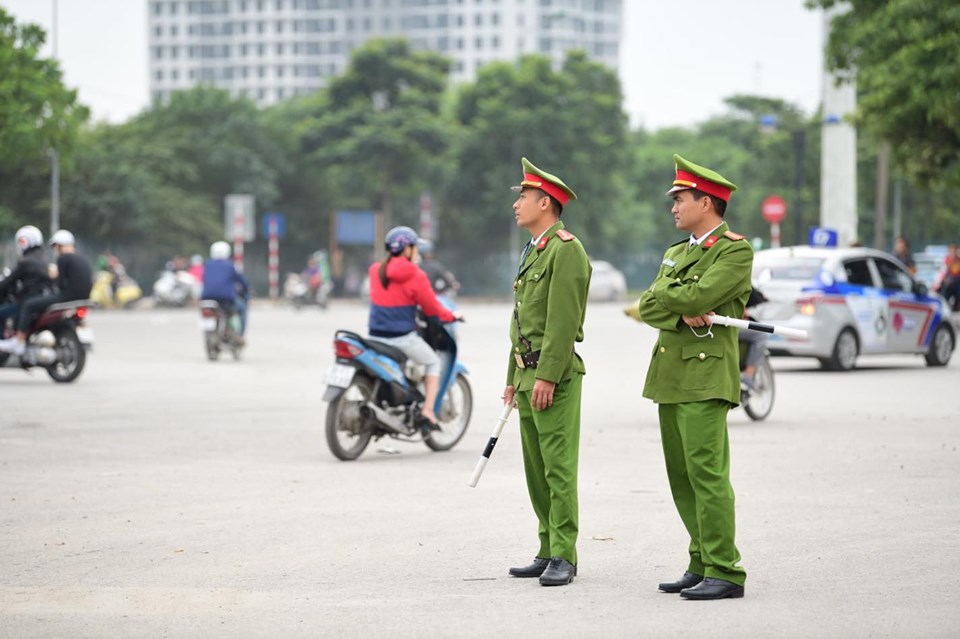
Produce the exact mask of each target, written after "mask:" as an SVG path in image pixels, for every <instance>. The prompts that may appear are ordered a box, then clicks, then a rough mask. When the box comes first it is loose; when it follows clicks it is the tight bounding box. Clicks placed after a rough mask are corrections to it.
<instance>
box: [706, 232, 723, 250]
mask: <svg viewBox="0 0 960 639" xmlns="http://www.w3.org/2000/svg"><path fill="white" fill-rule="evenodd" d="M719 239H720V236H719V235H711V236H710V237H708V238H707V239H706V241H704V243H703V248H705V249H708V248H710V247H711V246H713V245H714V244H716V243H717V240H719Z"/></svg>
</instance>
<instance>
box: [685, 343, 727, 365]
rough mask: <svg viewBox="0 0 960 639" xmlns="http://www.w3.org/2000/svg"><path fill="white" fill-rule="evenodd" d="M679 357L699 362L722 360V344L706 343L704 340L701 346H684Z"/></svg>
mask: <svg viewBox="0 0 960 639" xmlns="http://www.w3.org/2000/svg"><path fill="white" fill-rule="evenodd" d="M680 357H682V358H683V359H684V361H687V360H699V361H701V362H710V361H714V362H715V361H716V360H718V359H723V344H717V343H716V342H712V343H711V342H708V341H706V340H704V341H703V343H701V344H684V345H683V347H682V348H681V349H680Z"/></svg>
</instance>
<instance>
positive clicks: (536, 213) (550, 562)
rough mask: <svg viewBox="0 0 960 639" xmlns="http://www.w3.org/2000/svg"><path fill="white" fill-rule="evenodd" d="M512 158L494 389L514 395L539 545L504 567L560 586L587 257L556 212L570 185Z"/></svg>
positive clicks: (570, 542) (571, 520)
mask: <svg viewBox="0 0 960 639" xmlns="http://www.w3.org/2000/svg"><path fill="white" fill-rule="evenodd" d="M522 166H523V181H522V182H521V183H520V185H519V186H515V187H513V190H514V191H519V192H520V196H519V197H518V198H517V201H516V202H514V204H513V210H514V214H515V217H516V220H517V226H519V227H522V228H524V229H526V230H527V231H529V232H530V234H531V236H532V239H531V240H530V242H529V243H528V244H527V245H526V247H525V248H524V250H523V256H522V257H521V258H520V269H519V272H518V274H517V279H516V281H515V282H514V287H513V288H514V293H515V294H514V302H515V304H514V309H513V317H512V318H511V321H510V342H511V345H512V346H511V349H510V358H509V363H508V366H507V386H506V388H505V389H504V392H503V399H504V403H512V402H513V401H514V399H516V402H517V408H518V410H519V413H520V439H521V442H522V444H523V468H524V473H525V474H526V478H527V490H528V491H529V493H530V501H531V503H532V504H533V511H534V513H536V515H537V520H538V521H539V522H540V527H539V538H540V548H539V550H538V551H537V554H536V557H535V558H534V560H533V563H532V564H531V565H529V566H524V567H521V568H511V569H510V574H511V575H513V576H514V577H539V578H540V584H541V585H543V586H563V585H566V584H569V583H570V582H571V581H573V578H574V576H575V575H576V574H577V547H576V544H577V532H578V529H579V528H578V526H579V525H578V503H577V463H578V459H579V451H580V391H581V388H582V378H583V374H584V372H585V371H586V369H585V368H584V365H583V360H582V359H580V356H579V355H577V353H576V352H575V351H574V344H575V342H581V341H583V320H584V315H585V313H586V308H587V289H588V288H589V286H590V273H591V267H590V261H589V260H588V259H587V254H586V252H585V251H584V249H583V245H582V244H581V243H580V240H578V239H577V238H576V237H574V236H573V235H572V234H571V233H569V232H567V231H565V230H564V227H563V222H561V221H560V215H561V213H562V212H563V205H564V204H566V203H567V201H568V200H571V199H576V198H577V196H576V194H575V193H574V192H573V191H572V190H571V189H570V187H568V186H567V185H566V184H564V183H563V181H562V180H561V179H560V178H558V177H556V176H555V175H551V174H549V173H546V172H545V171H541V170H540V169H538V168H537V167H536V166H534V165H533V164H532V163H530V162H529V161H528V160H527V158H523V159H522Z"/></svg>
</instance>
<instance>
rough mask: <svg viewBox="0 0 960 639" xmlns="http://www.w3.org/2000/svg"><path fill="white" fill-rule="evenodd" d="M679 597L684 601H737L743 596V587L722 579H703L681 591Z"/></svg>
mask: <svg viewBox="0 0 960 639" xmlns="http://www.w3.org/2000/svg"><path fill="white" fill-rule="evenodd" d="M680 596H681V597H683V598H685V599H739V598H740V597H742V596H743V586H738V585H737V584H734V583H730V582H729V581H725V580H723V579H715V578H713V577H705V578H704V580H703V581H701V582H700V583H698V584H697V585H696V586H694V587H693V588H685V589H683V590H681V591H680Z"/></svg>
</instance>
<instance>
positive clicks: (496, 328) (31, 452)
mask: <svg viewBox="0 0 960 639" xmlns="http://www.w3.org/2000/svg"><path fill="white" fill-rule="evenodd" d="M463 310H464V312H465V313H466V315H467V318H468V323H467V324H465V325H463V327H462V335H463V352H464V360H465V362H466V363H467V365H468V366H469V368H470V372H471V375H470V378H471V381H472V384H473V389H474V394H475V411H474V418H473V422H472V425H471V429H470V431H469V432H468V434H467V436H466V437H465V438H464V440H463V441H462V443H461V444H460V445H459V446H458V447H457V448H456V449H454V450H453V451H450V452H447V453H433V452H430V451H429V450H428V449H427V448H426V447H425V446H422V445H414V444H406V443H400V444H393V445H392V447H393V448H394V449H395V450H398V451H399V454H387V453H386V452H381V451H384V450H388V448H386V443H385V442H383V441H381V442H377V443H373V444H371V447H370V448H369V449H368V451H367V453H365V454H364V456H363V457H362V458H361V459H360V460H359V461H357V462H353V463H343V462H338V461H336V460H335V459H334V458H333V456H332V455H331V454H330V453H329V452H328V451H327V450H326V446H325V443H324V438H323V418H324V411H325V405H324V404H323V402H322V401H321V400H320V397H321V395H322V392H323V385H322V376H323V372H324V370H325V369H326V367H327V365H328V364H329V363H330V361H331V359H332V352H331V347H330V339H331V336H332V333H333V330H334V329H335V328H338V327H343V328H352V329H361V328H362V327H363V326H364V323H365V309H364V308H363V307H361V306H359V305H356V304H351V303H344V302H339V303H336V304H335V305H334V306H333V307H332V308H331V309H330V310H329V311H328V312H326V313H323V312H321V311H319V310H316V309H304V310H303V311H300V312H299V313H297V312H294V311H293V310H290V309H287V308H272V307H269V306H267V305H260V306H255V307H254V309H253V310H252V312H251V333H250V347H249V349H248V350H247V352H246V353H245V356H244V360H243V361H242V362H232V361H220V362H217V363H208V362H207V361H205V359H204V354H203V351H202V345H201V338H200V335H199V330H198V326H197V317H196V312H195V311H161V310H153V311H134V312H96V313H94V314H93V315H92V322H91V323H92V326H93V328H94V330H95V331H96V337H97V344H96V351H95V352H94V353H93V354H92V355H91V357H90V360H89V367H88V369H87V370H86V371H85V372H84V374H83V376H82V377H81V378H80V379H79V380H78V381H77V382H76V383H75V384H72V385H57V384H54V383H53V382H52V381H50V380H49V379H48V378H47V377H46V375H45V374H44V373H43V372H42V371H34V372H33V373H32V374H26V373H23V372H22V371H18V370H12V369H3V370H0V637H18V638H19V637H71V638H73V637H364V638H370V637H391V638H392V637H401V638H403V637H491V636H501V637H514V636H528V637H530V636H540V635H546V634H548V633H549V635H551V636H556V637H667V636H717V637H738V638H741V637H956V636H957V633H958V632H960V631H958V627H960V453H958V444H960V417H958V410H957V404H958V399H957V397H958V393H957V389H960V361H955V362H953V363H952V364H951V366H949V367H948V368H946V369H928V368H926V367H925V366H924V364H923V361H922V359H920V358H913V357H884V358H879V359H862V360H861V362H860V364H861V367H862V369H861V370H857V371H855V372H852V373H825V372H821V371H819V370H818V369H817V367H816V364H815V363H814V362H812V361H805V360H787V359H777V360H775V367H776V370H777V375H778V377H777V382H778V385H779V395H778V398H777V403H776V406H775V408H774V413H773V415H772V416H771V417H770V419H769V420H768V421H766V422H763V423H754V422H751V421H750V420H749V419H748V418H747V417H746V416H745V415H744V414H743V412H742V411H739V410H738V411H735V412H733V413H731V417H730V437H731V441H732V450H733V461H732V467H733V481H734V487H735V489H736V492H737V498H738V499H737V503H738V511H737V514H738V524H739V526H738V528H739V534H738V544H739V546H740V549H741V552H742V554H743V557H744V561H743V563H744V566H745V567H746V568H747V570H748V573H749V577H748V582H747V596H746V598H744V599H742V600H739V601H723V602H689V601H683V600H680V599H679V598H678V597H677V596H675V595H666V594H662V593H659V592H658V591H657V590H656V584H657V582H658V581H661V580H665V579H672V578H674V577H677V576H679V574H680V573H681V572H682V571H683V569H684V566H685V536H684V532H683V530H682V527H681V524H680V521H679V518H678V517H677V515H676V513H675V511H674V508H673V505H672V502H671V500H670V495H669V490H668V487H667V482H666V476H665V472H664V469H663V462H662V459H661V452H660V443H659V433H658V427H657V422H656V410H655V407H654V405H653V404H651V403H650V402H649V401H647V400H644V399H643V398H642V397H641V387H642V380H643V377H644V374H645V371H646V367H647V359H648V353H649V350H650V345H651V343H652V340H653V337H654V335H653V332H652V331H651V330H650V329H648V328H646V327H643V326H640V325H638V324H635V323H633V322H631V321H630V320H627V319H625V318H624V317H623V316H622V315H621V314H620V310H619V307H618V306H617V305H601V304H598V305H593V306H591V308H590V310H589V314H588V323H587V342H586V343H585V344H584V345H583V346H582V348H581V352H582V353H583V355H584V358H585V359H586V362H587V367H588V375H587V377H586V380H585V384H584V392H585V397H584V406H583V411H584V419H583V435H582V438H583V439H582V451H581V495H580V498H581V541H580V544H579V548H580V576H579V577H578V578H577V579H576V581H575V582H574V583H573V584H572V585H571V586H569V587H565V588H542V587H540V586H538V585H537V583H536V581H535V580H533V581H530V580H518V579H512V578H509V577H508V576H507V575H506V570H507V567H508V566H510V565H516V564H519V563H525V562H526V561H527V560H529V559H530V558H531V557H532V556H533V553H534V551H535V550H536V536H535V534H536V524H535V519H534V516H533V514H532V512H531V510H530V507H529V504H528V501H527V496H526V492H525V487H524V484H523V476H522V469H521V459H520V443H519V437H518V435H517V431H516V418H515V417H514V418H513V420H512V422H511V424H510V425H509V426H508V428H507V430H506V431H505V433H504V436H503V438H502V441H501V442H500V444H499V445H498V446H497V449H496V453H495V454H494V456H493V458H492V460H491V462H490V464H489V466H488V467H487V470H486V473H485V474H484V476H483V478H482V480H481V482H480V485H479V486H478V487H477V488H476V489H471V488H468V487H467V480H468V478H469V475H470V472H471V470H472V469H473V465H474V463H475V462H476V459H477V457H478V455H479V453H480V451H481V450H482V449H483V446H484V444H485V442H486V439H487V436H488V435H489V431H490V429H491V427H492V426H493V424H494V420H495V419H496V416H497V414H498V412H499V405H498V403H499V400H498V396H499V394H500V391H501V390H502V386H503V373H504V357H505V354H506V350H505V348H504V346H505V341H506V333H507V326H508V321H509V307H508V306H507V305H505V304H489V305H484V304H479V303H472V304H471V303H467V304H465V305H464V306H463Z"/></svg>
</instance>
